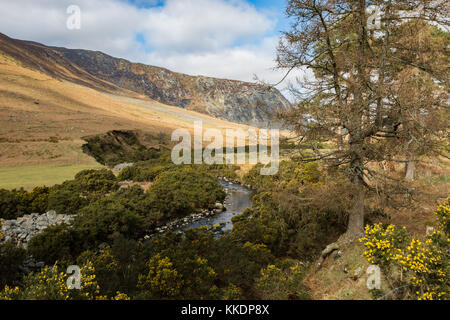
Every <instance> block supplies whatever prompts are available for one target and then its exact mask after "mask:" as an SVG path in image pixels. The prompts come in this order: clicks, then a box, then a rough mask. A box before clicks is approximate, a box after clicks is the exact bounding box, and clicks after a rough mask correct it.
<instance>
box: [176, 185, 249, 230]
mask: <svg viewBox="0 0 450 320" xmlns="http://www.w3.org/2000/svg"><path fill="white" fill-rule="evenodd" d="M219 182H220V184H221V185H222V186H223V187H224V188H225V189H226V191H227V197H226V198H225V201H224V206H225V208H226V209H227V210H226V211H224V212H221V213H217V214H215V215H213V216H210V217H205V218H202V219H200V220H197V221H194V222H192V223H190V224H188V225H186V226H183V227H182V228H181V229H180V231H184V230H187V229H190V228H198V227H201V226H209V227H212V226H214V225H216V224H220V223H223V224H224V226H223V228H222V230H223V231H226V230H231V229H232V228H233V223H232V222H231V219H232V218H233V217H234V216H236V215H239V214H241V213H242V212H244V210H245V209H247V208H250V207H251V206H252V202H251V194H252V191H251V190H249V189H247V188H245V187H244V186H242V185H240V184H236V183H229V182H227V181H224V180H221V179H219Z"/></svg>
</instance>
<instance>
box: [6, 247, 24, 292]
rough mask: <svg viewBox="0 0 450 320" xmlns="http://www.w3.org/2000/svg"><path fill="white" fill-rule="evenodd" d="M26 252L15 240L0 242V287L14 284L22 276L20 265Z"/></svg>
mask: <svg viewBox="0 0 450 320" xmlns="http://www.w3.org/2000/svg"><path fill="white" fill-rule="evenodd" d="M25 255H26V252H25V250H24V249H22V248H19V247H17V246H16V245H15V244H14V243H13V242H9V241H8V242H4V243H0V261H1V263H0V288H3V287H4V286H6V285H13V284H14V283H15V282H16V281H17V280H19V278H20V276H21V272H20V268H19V267H20V266H21V265H22V264H23V261H24V259H25Z"/></svg>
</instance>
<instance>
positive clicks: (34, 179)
mask: <svg viewBox="0 0 450 320" xmlns="http://www.w3.org/2000/svg"><path fill="white" fill-rule="evenodd" d="M101 167H102V165H100V164H90V165H82V164H80V165H49V166H26V167H9V168H0V188H5V189H13V188H20V187H23V188H24V189H26V190H30V189H32V188H33V187H36V186H42V185H46V186H52V185H54V184H57V183H61V182H63V181H65V180H69V179H73V177H74V176H75V174H76V173H78V172H79V171H81V170H84V169H94V168H101Z"/></svg>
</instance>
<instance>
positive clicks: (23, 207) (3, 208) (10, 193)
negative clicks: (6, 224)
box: [0, 189, 30, 220]
mask: <svg viewBox="0 0 450 320" xmlns="http://www.w3.org/2000/svg"><path fill="white" fill-rule="evenodd" d="M26 193H27V192H26V191H25V190H23V189H20V190H16V189H13V190H6V189H0V218H3V219H6V220H9V219H15V218H17V217H20V216H23V215H25V214H27V213H29V211H30V208H29V206H28V201H27V200H26Z"/></svg>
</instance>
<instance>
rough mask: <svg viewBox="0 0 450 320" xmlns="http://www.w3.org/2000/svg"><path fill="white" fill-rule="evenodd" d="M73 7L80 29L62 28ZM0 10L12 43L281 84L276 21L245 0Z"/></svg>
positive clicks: (85, 1) (81, 1) (97, 1)
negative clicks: (93, 52)
mask: <svg viewBox="0 0 450 320" xmlns="http://www.w3.org/2000/svg"><path fill="white" fill-rule="evenodd" d="M156 2H157V1H155V0H150V1H149V0H147V1H145V0H141V2H138V3H140V4H143V3H146V4H154V3H156ZM135 3H136V1H135ZM72 4H74V5H78V6H79V7H80V8H81V14H82V15H81V30H68V29H67V28H66V19H67V17H68V15H67V13H66V9H67V7H68V6H69V5H72ZM0 11H1V12H2V19H0V32H2V33H5V34H6V35H8V36H11V37H14V38H19V39H25V40H33V41H38V42H42V43H44V44H47V45H55V46H64V47H68V48H82V49H90V50H99V51H103V52H105V53H107V54H110V55H113V56H116V57H121V58H125V59H129V60H131V61H136V62H142V63H147V64H152V65H157V66H162V67H166V68H168V69H170V70H173V71H177V72H183V73H187V74H193V75H200V74H201V75H207V76H212V77H220V78H230V79H237V80H244V81H252V80H253V75H254V74H256V75H257V76H258V77H259V78H260V79H264V80H266V81H268V82H271V83H274V82H277V81H278V80H279V79H281V77H282V72H280V71H273V70H271V68H273V67H274V65H275V63H274V61H273V60H274V58H275V48H276V44H277V39H276V37H274V35H273V31H274V30H273V29H274V27H275V24H276V20H275V19H274V17H273V15H271V14H270V13H268V12H264V11H260V10H258V9H256V8H255V7H253V6H251V5H249V4H247V3H246V2H245V1H244V0H167V1H166V2H165V3H164V6H156V7H146V8H142V7H141V8H138V7H136V6H133V5H131V4H129V3H127V2H125V1H124V0H123V1H119V0H38V1H37V0H15V1H0ZM137 34H139V36H140V38H141V40H142V39H144V40H145V42H146V43H145V45H143V43H142V42H141V41H138V40H137ZM292 77H293V76H292ZM292 77H291V78H292Z"/></svg>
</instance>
